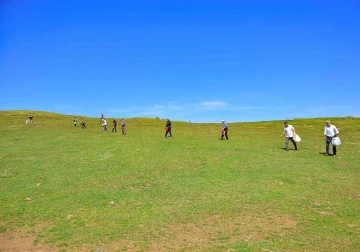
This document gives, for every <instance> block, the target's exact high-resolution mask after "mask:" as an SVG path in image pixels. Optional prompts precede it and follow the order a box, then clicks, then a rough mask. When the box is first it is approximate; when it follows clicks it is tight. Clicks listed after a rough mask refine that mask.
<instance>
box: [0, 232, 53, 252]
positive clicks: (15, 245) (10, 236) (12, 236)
mask: <svg viewBox="0 0 360 252" xmlns="http://www.w3.org/2000/svg"><path fill="white" fill-rule="evenodd" d="M35 240H36V236H31V235H24V234H22V232H21V231H18V230H9V231H6V232H5V233H2V234H0V252H20V251H21V252H52V251H59V250H60V248H59V247H56V246H52V245H48V244H36V243H35Z"/></svg>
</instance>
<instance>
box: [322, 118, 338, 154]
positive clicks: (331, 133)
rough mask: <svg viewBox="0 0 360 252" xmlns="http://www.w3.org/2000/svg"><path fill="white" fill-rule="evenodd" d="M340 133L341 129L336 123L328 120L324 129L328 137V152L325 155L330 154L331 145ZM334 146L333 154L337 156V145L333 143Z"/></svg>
mask: <svg viewBox="0 0 360 252" xmlns="http://www.w3.org/2000/svg"><path fill="white" fill-rule="evenodd" d="M338 134H339V130H338V129H337V128H336V126H335V125H331V123H330V121H329V120H327V121H326V126H325V129H324V135H325V137H326V153H325V156H328V155H329V147H330V143H331V142H332V139H333V137H336V136H337V135H338ZM332 147H333V156H334V157H336V146H334V145H332Z"/></svg>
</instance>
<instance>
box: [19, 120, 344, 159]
mask: <svg viewBox="0 0 360 252" xmlns="http://www.w3.org/2000/svg"><path fill="white" fill-rule="evenodd" d="M33 118H34V117H33V115H32V114H29V116H28V119H27V120H26V124H33ZM100 123H101V124H102V127H103V130H104V131H107V130H108V129H107V121H106V118H105V117H104V115H103V114H101V117H100ZM73 124H74V126H75V127H76V126H77V118H76V117H74V119H73ZM120 126H121V132H122V134H123V135H126V125H125V120H124V119H121V121H120ZM221 126H222V128H221V136H220V138H219V140H225V139H226V140H229V136H228V124H227V123H226V122H225V120H221ZM81 127H82V128H83V129H86V124H85V120H84V118H81ZM116 128H117V122H116V120H115V119H114V120H113V121H112V131H111V132H117V130H116ZM338 134H339V130H338V129H337V128H336V126H335V125H332V124H331V123H330V121H329V120H327V121H326V126H325V129H324V136H325V139H326V141H325V143H326V144H325V150H326V152H325V156H328V155H330V144H331V145H332V151H333V156H335V157H336V154H337V149H336V145H334V144H333V138H335V137H337V136H338ZM168 135H169V138H172V132H171V121H170V120H169V119H168V118H167V119H166V124H165V137H167V136H168ZM283 135H285V150H286V151H289V150H290V148H289V142H290V141H291V142H292V144H293V145H294V149H295V150H296V151H297V150H298V146H297V144H296V141H295V139H294V138H296V132H295V128H294V127H293V126H292V125H290V124H289V122H288V121H285V122H284V130H283V133H282V134H281V135H280V137H282V136H283Z"/></svg>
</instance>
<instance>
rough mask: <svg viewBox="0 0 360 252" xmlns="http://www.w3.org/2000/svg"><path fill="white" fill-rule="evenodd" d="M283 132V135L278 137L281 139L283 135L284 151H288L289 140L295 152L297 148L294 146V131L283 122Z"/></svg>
mask: <svg viewBox="0 0 360 252" xmlns="http://www.w3.org/2000/svg"><path fill="white" fill-rule="evenodd" d="M284 125H285V126H284V131H283V133H282V134H281V135H280V137H282V136H283V135H284V134H285V137H286V138H285V150H286V151H289V140H290V141H291V142H292V143H293V145H294V147H295V150H297V149H298V148H297V146H296V142H295V140H294V136H295V135H296V133H295V129H294V127H293V126H292V125H289V123H288V122H284Z"/></svg>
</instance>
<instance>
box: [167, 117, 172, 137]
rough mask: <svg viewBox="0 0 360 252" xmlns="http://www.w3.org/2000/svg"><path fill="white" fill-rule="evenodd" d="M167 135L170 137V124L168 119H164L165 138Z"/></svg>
mask: <svg viewBox="0 0 360 252" xmlns="http://www.w3.org/2000/svg"><path fill="white" fill-rule="evenodd" d="M168 133H169V135H170V136H169V137H172V134H171V122H170V120H169V119H166V125H165V137H166V136H167V134H168Z"/></svg>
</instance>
